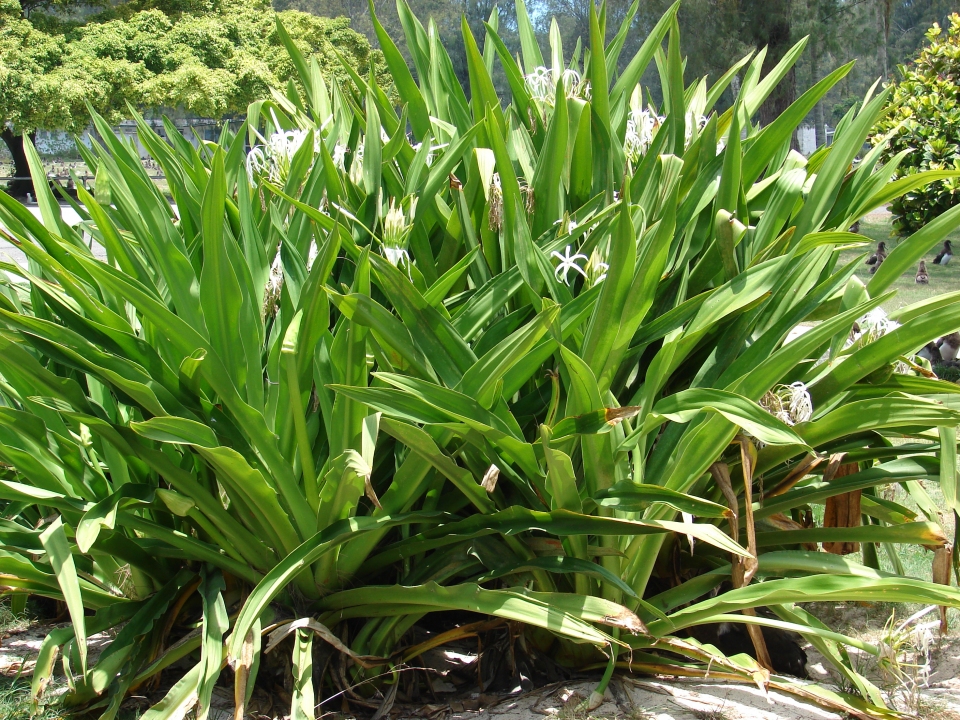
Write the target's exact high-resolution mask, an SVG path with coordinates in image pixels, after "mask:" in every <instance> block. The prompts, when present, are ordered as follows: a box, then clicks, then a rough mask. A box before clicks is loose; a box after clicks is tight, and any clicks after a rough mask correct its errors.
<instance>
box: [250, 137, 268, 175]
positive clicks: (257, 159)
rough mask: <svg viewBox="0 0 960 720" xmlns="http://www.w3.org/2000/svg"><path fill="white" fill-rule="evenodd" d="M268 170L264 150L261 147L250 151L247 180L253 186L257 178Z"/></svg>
mask: <svg viewBox="0 0 960 720" xmlns="http://www.w3.org/2000/svg"><path fill="white" fill-rule="evenodd" d="M266 168H267V159H266V157H265V156H264V154H263V148H262V147H261V146H259V145H257V146H255V147H253V148H251V149H250V152H249V153H247V179H248V180H250V184H251V185H255V184H256V178H257V176H258V175H260V174H262V173H263V171H264V170H266Z"/></svg>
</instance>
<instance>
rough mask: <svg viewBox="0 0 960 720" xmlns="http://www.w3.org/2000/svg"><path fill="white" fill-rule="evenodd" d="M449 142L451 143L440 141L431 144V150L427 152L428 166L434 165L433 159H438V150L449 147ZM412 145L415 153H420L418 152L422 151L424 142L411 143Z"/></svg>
mask: <svg viewBox="0 0 960 720" xmlns="http://www.w3.org/2000/svg"><path fill="white" fill-rule="evenodd" d="M449 144H450V143H440V144H439V145H431V146H430V150H429V152H427V160H426V162H427V167H430V166H431V165H433V161H434V160H435V159H436V157H437V151H438V150H443V148H445V147H447V145H449ZM410 147H412V148H413V151H414V152H415V153H418V152H420V148H422V147H423V143H417V144H416V145H411V146H410Z"/></svg>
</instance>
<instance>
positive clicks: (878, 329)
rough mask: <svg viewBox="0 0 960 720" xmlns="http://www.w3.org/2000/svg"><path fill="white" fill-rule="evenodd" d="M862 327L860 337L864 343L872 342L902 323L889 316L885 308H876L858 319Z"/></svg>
mask: <svg viewBox="0 0 960 720" xmlns="http://www.w3.org/2000/svg"><path fill="white" fill-rule="evenodd" d="M857 325H858V326H859V327H860V338H859V339H861V340H863V342H864V343H871V342H873V341H874V340H878V339H879V338H882V337H883V336H884V335H886V334H887V333H891V332H893V331H894V330H896V329H897V328H898V327H900V323H898V322H897V321H896V320H891V319H890V318H888V317H887V313H885V312H884V311H883V308H874V309H873V310H871V311H870V312H868V313H867V314H866V315H864V316H863V317H862V318H860V319H859V320H857Z"/></svg>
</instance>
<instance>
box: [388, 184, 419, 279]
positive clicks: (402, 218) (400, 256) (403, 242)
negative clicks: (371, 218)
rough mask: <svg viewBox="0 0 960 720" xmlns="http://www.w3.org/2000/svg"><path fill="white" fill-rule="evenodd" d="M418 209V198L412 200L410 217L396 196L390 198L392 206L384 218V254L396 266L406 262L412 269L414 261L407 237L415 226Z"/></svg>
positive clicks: (408, 267)
mask: <svg viewBox="0 0 960 720" xmlns="http://www.w3.org/2000/svg"><path fill="white" fill-rule="evenodd" d="M416 211H417V199H416V198H413V199H412V200H411V202H410V213H409V219H408V217H407V215H405V214H404V212H403V208H402V207H400V206H398V205H397V203H396V199H395V198H390V207H389V209H388V210H387V214H386V217H384V219H383V256H384V257H385V258H386V259H387V261H388V262H389V263H390V264H391V265H393V266H394V267H400V265H401V263H403V264H406V266H407V269H408V270H409V269H410V265H411V263H412V261H411V259H410V253H408V252H407V238H408V237H409V235H410V230H411V229H412V228H413V218H414V215H415V214H416Z"/></svg>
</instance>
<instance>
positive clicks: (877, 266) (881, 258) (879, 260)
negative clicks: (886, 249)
mask: <svg viewBox="0 0 960 720" xmlns="http://www.w3.org/2000/svg"><path fill="white" fill-rule="evenodd" d="M886 259H887V256H886V255H881V256H879V257H878V258H877V262H876V264H874V265H871V266H870V274H871V275H876V274H877V270H879V269H880V266H881V265H883V261H884V260H886Z"/></svg>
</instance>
